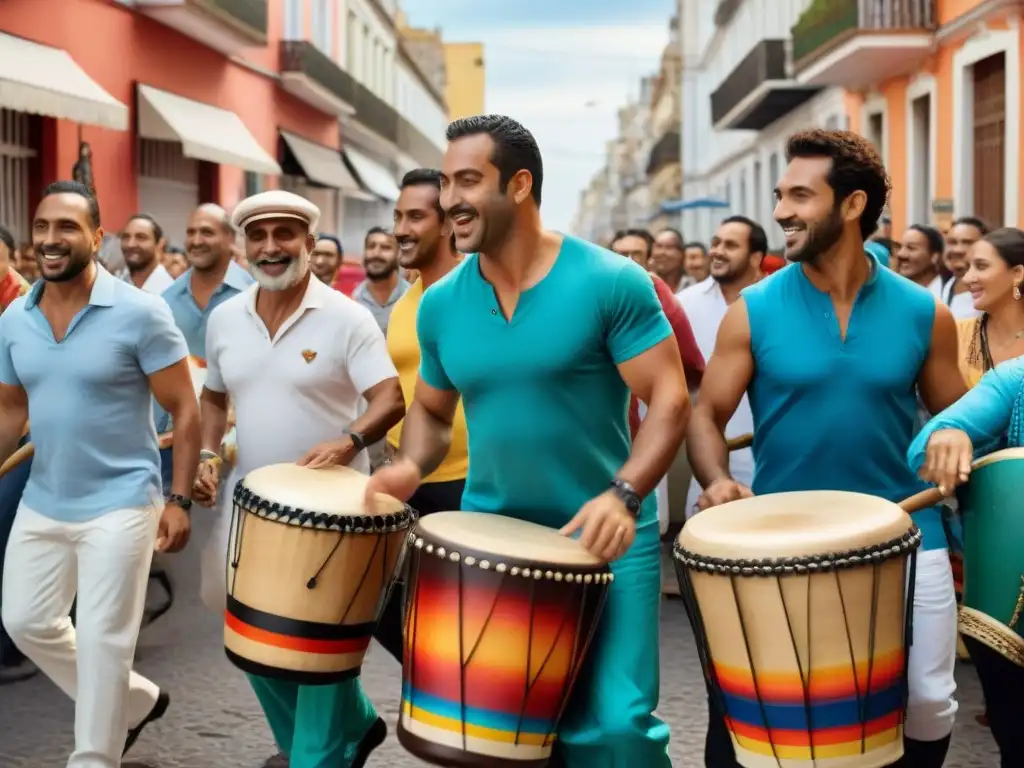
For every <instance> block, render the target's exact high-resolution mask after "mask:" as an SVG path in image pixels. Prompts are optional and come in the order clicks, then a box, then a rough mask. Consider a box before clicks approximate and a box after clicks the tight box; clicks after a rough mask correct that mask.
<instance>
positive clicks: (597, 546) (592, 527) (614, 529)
mask: <svg viewBox="0 0 1024 768" xmlns="http://www.w3.org/2000/svg"><path fill="white" fill-rule="evenodd" d="M579 530H582V531H583V533H582V534H581V535H580V544H582V545H583V548H584V549H586V550H587V551H589V552H590V553H591V554H592V555H594V557H599V558H601V559H602V560H604V561H605V562H606V563H610V562H611V561H612V560H618V559H619V558H620V557H622V556H623V555H624V554H626V552H627V550H629V548H630V547H631V546H633V539H635V538H636V518H635V517H633V515H631V514H630V512H629V510H628V509H626V505H625V504H623V503H622V499H620V498H619V497H618V496H616V495H615V494H614V493H612V492H611V491H606V492H605V493H602V494H601V495H600V496H598V497H597V498H594V499H591V500H590V501H588V502H587V503H586V504H584V505H583V507H582V509H580V511H579V512H577V513H576V516H575V517H574V518H573V519H572V520H570V521H569V522H568V524H567V525H565V527H563V528H562V530H560V531H559V533H561V534H562V535H563V536H572V535H573V534H575V533H576V532H577V531H579Z"/></svg>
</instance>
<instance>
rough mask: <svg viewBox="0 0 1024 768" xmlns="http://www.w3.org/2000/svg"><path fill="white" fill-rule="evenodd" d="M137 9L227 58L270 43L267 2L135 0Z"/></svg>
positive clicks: (264, 0) (248, 0)
mask: <svg viewBox="0 0 1024 768" xmlns="http://www.w3.org/2000/svg"><path fill="white" fill-rule="evenodd" d="M134 6H135V8H136V9H137V10H138V11H139V12H140V13H143V14H145V15H146V16H149V17H150V18H152V19H155V20H156V21H159V22H160V23H161V24H164V25H166V26H168V27H171V28H172V29H175V30H177V31H178V32H180V33H181V34H183V35H185V36H186V37H191V38H192V39H193V40H196V41H198V42H200V43H202V44H203V45H205V46H208V47H210V48H213V49H214V50H216V51H220V52H221V53H223V54H224V55H225V56H235V55H237V54H239V53H240V52H241V51H242V50H243V49H245V48H251V47H252V46H259V45H266V44H267V0H135V3H134Z"/></svg>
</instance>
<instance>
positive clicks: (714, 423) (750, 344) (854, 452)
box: [687, 130, 965, 768]
mask: <svg viewBox="0 0 1024 768" xmlns="http://www.w3.org/2000/svg"><path fill="white" fill-rule="evenodd" d="M786 156H787V160H788V162H789V167H788V168H787V169H786V172H785V174H784V176H783V177H782V179H781V180H780V181H779V182H778V186H777V187H776V190H775V195H776V199H777V204H776V208H775V219H776V221H778V223H779V224H780V225H781V226H782V230H783V232H784V233H785V235H786V257H787V258H788V259H789V260H790V261H791V262H793V263H791V264H790V265H789V266H787V267H785V268H783V269H782V270H780V271H779V272H777V273H775V274H774V275H772V277H771V278H770V279H768V280H762V281H760V282H758V283H756V284H755V285H752V286H750V287H748V288H746V289H744V290H743V291H742V292H741V294H740V298H739V299H738V300H736V301H735V302H734V303H733V304H732V306H731V307H729V310H728V312H726V314H725V319H724V320H723V321H722V324H721V328H720V330H719V332H718V338H717V341H716V343H715V351H714V354H713V355H712V356H711V360H710V362H709V363H708V368H707V371H706V372H705V374H704V384H703V386H702V388H701V395H700V399H699V400H698V401H697V405H696V407H695V409H694V414H693V420H692V421H691V424H690V431H689V435H688V439H687V445H688V448H689V456H690V461H691V464H692V465H693V471H694V475H695V476H696V478H697V480H698V481H699V482H700V484H701V486H702V487H703V488H704V493H703V495H702V496H701V498H700V501H699V506H700V508H701V509H707V508H708V507H712V506H715V505H718V504H724V503H726V502H729V501H733V500H735V499H738V498H742V497H745V496H750V495H752V493H756V494H768V493H780V492H787V491H810V490H836V491H852V492H858V493H865V494H870V495H873V496H880V497H882V498H884V499H889V500H890V501H893V502H897V501H900V500H902V499H904V498H906V497H908V496H911V495H913V494H914V493H917V492H918V491H921V490H924V489H925V488H926V487H927V486H926V485H925V484H924V483H922V482H921V480H919V479H918V478H917V476H916V475H915V474H914V472H913V471H912V470H911V469H910V467H909V466H908V464H907V462H906V458H905V457H906V455H907V450H908V448H909V447H910V442H911V438H912V437H913V435H914V429H915V418H916V415H917V392H918V391H920V394H921V397H922V399H923V400H924V402H925V404H926V405H927V406H928V408H929V410H930V411H932V412H933V413H938V412H939V411H941V410H943V409H944V408H946V407H948V406H949V405H950V404H951V403H953V402H955V401H956V400H957V399H959V398H960V397H961V396H962V395H963V394H964V392H965V387H964V382H963V378H962V377H961V376H960V372H959V370H958V368H957V332H956V324H955V323H954V321H953V317H952V315H951V314H950V312H949V310H948V309H947V308H946V307H945V306H943V305H942V304H940V303H939V302H938V301H937V300H936V298H935V297H934V296H932V295H931V294H930V293H929V292H928V291H927V290H926V289H924V288H922V287H921V286H918V285H914V284H913V283H912V282H910V281H909V280H906V279H904V278H902V277H900V276H899V275H897V274H896V273H895V272H893V271H892V270H889V269H886V268H884V267H883V266H882V265H881V264H879V262H878V261H877V260H876V259H875V258H874V257H873V256H870V255H868V254H866V253H865V250H864V242H865V240H866V239H867V238H868V237H869V236H870V235H871V233H872V232H874V230H875V227H876V225H877V223H878V218H879V216H880V215H881V213H882V209H883V207H884V206H885V201H886V198H887V196H888V194H889V177H888V174H886V172H885V168H884V167H883V166H882V161H881V160H880V159H879V157H878V153H877V152H876V151H875V149H874V148H873V147H872V146H871V144H870V143H869V142H868V141H867V140H866V139H865V138H863V137H862V136H859V135H857V134H855V133H852V132H849V131H824V130H812V131H806V132H803V133H798V134H795V135H794V136H792V137H790V139H789V142H788V145H787V149H786ZM714 269H715V267H714V266H712V270H714ZM745 393H746V394H748V395H749V397H750V406H751V410H752V412H753V417H754V430H753V431H754V445H753V452H754V480H753V486H752V487H747V486H746V485H745V484H742V483H740V482H738V481H737V479H736V478H735V477H734V476H733V475H732V472H731V469H730V466H729V453H728V449H727V447H726V441H725V432H726V429H727V427H728V424H729V423H730V421H731V419H732V418H733V416H734V414H735V413H736V411H737V408H738V407H739V406H740V403H741V401H742V399H743V396H744V394H745ZM914 521H915V522H916V523H917V525H918V526H919V527H920V528H921V530H922V532H923V534H924V541H923V544H922V551H921V552H920V553H919V554H918V557H917V569H916V588H915V591H914V606H913V610H914V626H913V629H914V634H913V643H912V647H911V649H910V659H909V666H908V677H909V700H908V704H907V712H906V720H905V726H904V745H905V746H904V749H905V753H904V757H903V759H902V760H900V761H899V762H898V763H896V764H895V765H898V766H900V768H941V766H942V763H943V761H944V759H945V756H946V751H947V750H948V749H949V739H950V732H951V731H952V728H953V720H954V717H955V714H956V709H957V704H956V699H955V698H954V692H955V690H956V681H955V680H954V677H953V670H954V663H955V661H956V626H957V609H956V601H955V599H954V594H953V576H952V571H951V569H950V563H949V557H948V556H947V554H946V546H947V545H946V536H945V532H944V530H943V526H942V519H941V515H940V513H939V511H938V510H937V509H935V508H932V509H927V510H924V511H921V512H918V513H916V514H915V515H914ZM705 760H706V764H707V765H708V766H710V767H711V768H729V767H731V766H736V765H737V763H736V760H735V755H734V753H733V746H732V741H731V738H730V736H729V732H728V731H727V729H726V724H725V717H724V713H723V712H722V711H721V710H720V708H719V706H718V704H717V700H714V699H713V701H712V704H711V706H710V715H709V729H708V737H707V744H706V752H705Z"/></svg>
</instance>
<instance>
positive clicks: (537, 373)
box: [368, 115, 689, 768]
mask: <svg viewBox="0 0 1024 768" xmlns="http://www.w3.org/2000/svg"><path fill="white" fill-rule="evenodd" d="M448 139H449V142H450V143H449V146H448V151H447V153H446V155H445V162H444V170H443V175H442V194H441V204H442V206H443V207H444V208H445V210H446V211H447V213H448V216H449V217H450V219H451V221H452V223H453V227H454V232H455V238H456V246H457V247H458V250H460V251H462V252H463V253H469V254H470V255H469V256H467V257H466V259H465V260H464V261H463V262H462V264H460V265H459V266H458V267H456V268H455V269H454V270H452V272H450V273H449V274H448V275H446V276H445V277H444V278H443V279H442V280H440V281H439V282H437V283H435V284H434V285H433V286H431V288H430V289H429V290H428V291H427V292H426V293H425V294H424V296H423V299H422V303H421V305H420V310H419V316H418V322H417V332H418V336H419V341H420V347H421V353H422V354H421V364H420V380H419V382H418V385H417V389H416V397H415V400H414V402H413V403H412V405H411V406H410V408H409V411H408V413H407V415H406V420H405V427H404V430H403V433H402V443H401V445H400V447H399V450H400V453H399V458H398V459H397V460H396V461H395V463H394V464H393V465H392V466H390V467H387V468H385V469H382V470H381V471H379V472H378V473H376V474H375V475H374V476H373V479H371V482H370V488H369V491H368V498H371V499H372V494H373V493H374V492H384V493H389V494H391V495H393V496H398V497H401V498H409V496H410V495H411V494H412V492H413V491H414V490H415V488H416V486H417V485H418V484H419V482H420V480H421V478H422V477H423V476H425V475H427V474H428V473H429V472H430V471H432V470H433V468H434V467H435V466H436V465H437V463H438V462H439V461H440V460H441V459H442V458H443V457H444V455H445V451H446V448H447V440H448V436H449V434H450V426H451V421H452V418H453V416H454V412H455V405H456V403H457V402H458V399H459V397H460V396H461V397H462V399H463V403H464V407H465V413H466V422H467V425H468V431H469V474H468V477H467V478H466V490H465V495H464V497H463V508H464V509H466V510H470V511H474V512H482V513H496V514H502V515H507V516H512V517H517V518H520V519H523V520H528V521H532V522H535V523H539V524H541V525H546V526H549V527H551V528H553V529H561V531H562V533H563V534H566V535H575V534H576V533H580V541H581V543H583V545H584V546H585V547H587V548H588V549H589V550H590V551H591V552H593V553H595V554H597V555H598V556H600V557H601V558H602V559H605V560H607V561H614V562H612V570H613V572H614V574H615V580H614V582H613V583H612V585H611V588H610V590H609V596H608V599H607V602H606V603H605V607H604V613H603V615H602V618H601V623H600V626H599V628H598V630H597V634H596V636H595V638H594V641H593V643H592V645H591V648H590V651H589V655H588V660H587V665H586V666H585V667H584V671H583V673H582V675H581V677H580V679H579V681H578V683H577V686H576V689H575V691H574V693H573V697H572V701H571V702H570V704H569V707H568V709H567V710H566V713H565V717H564V718H563V720H562V722H561V725H560V727H559V729H558V738H557V741H556V742H555V754H554V759H555V761H556V764H560V765H563V766H566V768H637V766H644V768H668V766H669V765H670V763H669V759H668V755H667V752H666V747H667V744H668V738H669V729H668V726H666V725H665V724H664V723H663V722H661V721H660V720H659V719H658V718H657V717H655V716H654V714H653V712H654V709H655V708H656V707H657V704H658V657H659V654H658V608H659V603H660V599H661V594H660V592H661V588H660V579H661V577H660V572H661V567H660V559H659V534H658V520H657V511H656V508H655V500H654V498H653V496H650V494H651V491H652V490H653V489H654V487H655V485H656V484H657V482H658V481H659V480H660V478H661V477H662V476H663V475H664V474H665V472H666V471H667V469H668V467H669V465H670V463H671V461H672V459H673V457H674V456H675V454H676V451H677V450H678V449H679V445H680V442H681V439H682V435H683V432H684V431H685V426H684V425H685V423H686V420H687V417H688V411H689V401H688V396H687V391H686V380H685V378H684V375H683V369H682V364H681V361H680V358H679V350H678V346H677V345H676V343H675V341H674V339H673V336H672V330H671V327H670V326H669V323H668V321H667V319H666V318H665V315H664V313H663V311H662V309H661V305H660V303H659V301H658V299H657V296H656V295H655V292H654V288H653V285H652V283H651V280H650V277H649V276H648V275H647V273H646V272H644V270H643V269H642V268H641V267H639V266H637V265H636V264H634V263H632V262H630V261H629V260H627V259H623V258H621V257H618V256H616V255H615V254H613V253H611V252H610V251H606V250H604V249H602V248H599V247H597V246H594V245H592V244H590V243H586V242H584V241H582V240H578V239H576V238H573V237H567V236H562V235H558V234H555V233H551V232H546V231H544V230H543V229H542V227H541V222H540V213H539V206H540V191H541V182H542V168H541V159H540V152H539V150H538V148H537V145H536V142H535V141H534V139H533V136H532V135H531V134H530V133H529V132H528V131H527V130H526V129H524V128H523V127H522V126H521V125H519V124H518V123H516V122H515V121H514V120H511V119H509V118H506V117H501V116H497V115H488V116H482V117H474V118H468V119H465V120H459V121H456V122H455V123H453V124H452V125H451V126H449V128H448ZM630 391H633V392H634V393H636V394H637V396H638V397H639V398H640V400H642V401H644V402H646V403H647V404H648V415H647V418H646V419H645V420H644V422H643V424H642V426H641V429H640V432H639V434H638V435H637V439H636V450H634V451H633V452H632V454H631V452H630V439H629V428H628V423H627V418H626V413H627V405H628V401H629V393H630ZM645 497H646V498H645ZM641 499H644V500H643V501H641ZM455 704H458V702H455ZM417 707H420V705H419V704H417Z"/></svg>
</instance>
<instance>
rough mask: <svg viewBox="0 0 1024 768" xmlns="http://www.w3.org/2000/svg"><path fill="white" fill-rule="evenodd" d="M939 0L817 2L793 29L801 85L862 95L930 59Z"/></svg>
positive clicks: (795, 69)
mask: <svg viewBox="0 0 1024 768" xmlns="http://www.w3.org/2000/svg"><path fill="white" fill-rule="evenodd" d="M935 24H936V22H935V0H814V2H813V3H811V5H810V6H809V7H808V8H807V10H806V11H804V13H803V15H802V16H801V17H800V19H799V20H798V21H797V23H796V26H795V27H793V32H792V38H793V69H794V71H795V73H796V78H797V80H798V81H799V82H801V83H804V84H808V85H819V86H830V85H833V86H839V87H841V88H846V89H849V90H854V91H860V90H866V89H867V88H869V87H871V86H873V85H875V84H877V83H879V82H881V81H884V80H888V79H889V78H892V77H899V76H900V75H906V74H909V73H911V72H913V71H915V70H916V69H917V68H918V67H919V66H920V65H921V64H922V63H923V62H924V60H925V59H926V58H927V57H928V55H929V54H930V52H931V47H932V33H933V32H934V30H935Z"/></svg>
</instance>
